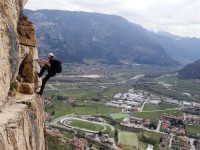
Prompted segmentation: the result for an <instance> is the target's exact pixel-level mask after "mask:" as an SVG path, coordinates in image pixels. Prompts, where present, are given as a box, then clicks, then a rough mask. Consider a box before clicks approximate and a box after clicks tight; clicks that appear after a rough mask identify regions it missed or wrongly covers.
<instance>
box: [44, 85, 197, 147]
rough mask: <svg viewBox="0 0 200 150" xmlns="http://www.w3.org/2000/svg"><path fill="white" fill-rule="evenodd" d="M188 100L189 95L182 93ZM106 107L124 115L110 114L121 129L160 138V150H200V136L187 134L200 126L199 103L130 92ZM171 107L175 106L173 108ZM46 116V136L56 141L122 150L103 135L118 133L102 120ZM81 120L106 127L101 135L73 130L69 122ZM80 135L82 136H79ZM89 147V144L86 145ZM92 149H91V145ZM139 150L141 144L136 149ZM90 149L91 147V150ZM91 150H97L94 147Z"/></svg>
mask: <svg viewBox="0 0 200 150" xmlns="http://www.w3.org/2000/svg"><path fill="white" fill-rule="evenodd" d="M183 94H187V95H188V96H189V93H183ZM161 105H162V106H168V107H169V108H167V107H166V108H165V109H158V110H145V108H148V107H157V108H159V106H161ZM105 106H107V107H110V108H112V107H116V108H120V109H121V112H119V113H114V114H112V113H111V114H107V117H108V118H110V119H111V120H114V121H116V120H117V121H118V122H119V123H120V125H121V126H123V127H129V128H134V129H143V130H146V131H151V132H155V133H159V134H161V138H160V141H159V142H160V143H159V149H167V148H171V149H174V150H176V149H177V150H178V149H182V150H183V149H184V150H190V149H192V150H193V149H194V150H198V149H199V147H200V140H198V139H200V135H199V134H190V133H187V128H189V126H199V125H200V117H199V116H198V112H199V110H200V104H199V103H196V102H188V101H180V100H174V99H171V98H168V97H164V96H157V95H154V94H150V93H148V92H145V91H143V90H136V89H133V88H132V89H129V90H128V91H127V92H125V93H116V94H115V95H114V97H113V100H111V101H110V102H107V103H106V104H105ZM170 106H173V107H172V108H170ZM167 111H169V112H170V111H173V112H175V114H171V113H167ZM153 112H154V113H156V112H157V113H159V114H160V115H159V116H158V118H156V119H151V118H150V117H147V118H145V117H139V116H138V115H136V114H140V113H153ZM49 118H50V116H49V115H48V114H47V117H46V128H47V132H48V133H49V134H51V135H52V136H55V137H57V138H58V139H59V140H60V141H62V142H65V143H68V144H70V145H73V146H75V147H76V148H78V149H84V148H86V145H88V143H89V141H90V142H91V141H95V142H96V143H98V144H99V145H101V146H103V147H109V148H110V149H120V147H118V144H117V142H118V140H119V139H120V138H119V135H118V137H117V138H116V137H111V135H110V134H108V133H106V132H104V131H105V130H107V129H106V128H111V129H110V130H112V131H113V132H117V129H115V127H113V126H112V125H109V124H108V123H106V121H105V120H104V118H101V116H90V115H86V116H85V115H83V116H80V115H75V114H72V115H68V116H64V117H61V118H59V119H57V120H54V121H53V122H51V118H50V119H49ZM74 120H79V121H82V122H83V123H84V122H88V123H95V124H96V125H100V126H103V129H102V130H100V131H92V130H90V129H82V128H80V127H77V126H73V125H71V124H70V122H73V121H74ZM57 128H62V129H63V128H64V129H65V130H67V131H70V132H72V133H74V134H76V135H78V137H83V138H78V139H73V140H68V139H66V138H64V135H62V133H60V131H59V130H58V129H57ZM80 133H81V136H80ZM86 143H87V144H86ZM89 145H91V146H90V148H91V147H92V144H89ZM135 146H136V147H139V144H138V145H137V144H136V145H135ZM88 148H89V147H88ZM91 149H95V148H94V147H93V148H91ZM146 149H148V150H151V149H152V150H153V149H154V147H153V145H151V144H148V146H147V148H146Z"/></svg>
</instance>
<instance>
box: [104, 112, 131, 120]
mask: <svg viewBox="0 0 200 150" xmlns="http://www.w3.org/2000/svg"><path fill="white" fill-rule="evenodd" d="M107 116H109V117H110V118H112V119H122V118H130V117H131V116H130V115H129V114H125V113H113V114H108V115H107Z"/></svg>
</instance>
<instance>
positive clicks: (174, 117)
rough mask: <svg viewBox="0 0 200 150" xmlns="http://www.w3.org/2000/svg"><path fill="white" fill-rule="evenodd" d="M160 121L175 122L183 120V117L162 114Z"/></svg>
mask: <svg viewBox="0 0 200 150" xmlns="http://www.w3.org/2000/svg"><path fill="white" fill-rule="evenodd" d="M161 119H162V120H164V121H170V120H172V119H175V120H176V121H179V120H183V117H181V116H174V115H170V114H162V116H161Z"/></svg>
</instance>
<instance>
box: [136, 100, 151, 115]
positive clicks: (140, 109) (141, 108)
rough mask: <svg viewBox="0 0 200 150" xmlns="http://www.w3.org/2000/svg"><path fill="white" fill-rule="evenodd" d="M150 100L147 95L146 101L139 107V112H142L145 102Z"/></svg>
mask: <svg viewBox="0 0 200 150" xmlns="http://www.w3.org/2000/svg"><path fill="white" fill-rule="evenodd" d="M148 101H149V97H147V99H146V100H145V101H144V103H143V104H142V107H140V108H139V110H138V111H139V112H141V111H142V110H143V108H144V106H145V104H146V103H147V102H148Z"/></svg>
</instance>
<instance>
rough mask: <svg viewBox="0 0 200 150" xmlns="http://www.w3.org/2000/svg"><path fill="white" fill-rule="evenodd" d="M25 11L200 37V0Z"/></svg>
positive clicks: (134, 0) (74, 2)
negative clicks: (108, 19)
mask: <svg viewBox="0 0 200 150" xmlns="http://www.w3.org/2000/svg"><path fill="white" fill-rule="evenodd" d="M25 8H27V9H32V10H37V9H59V10H71V11H87V12H99V13H104V14H114V15H119V16H122V17H124V18H126V19H128V20H129V21H130V22H133V23H137V24H140V25H141V26H143V27H145V28H147V29H149V30H153V31H159V30H163V31H167V32H170V33H172V34H177V35H180V36H189V37H200V33H199V32H197V31H200V21H199V20H200V1H199V0H167V1H162V0H139V1H138V0H101V1H95V0H67V1H63V0H56V1H53V0H42V1H41V0H29V1H28V3H27V4H26V6H25Z"/></svg>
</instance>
